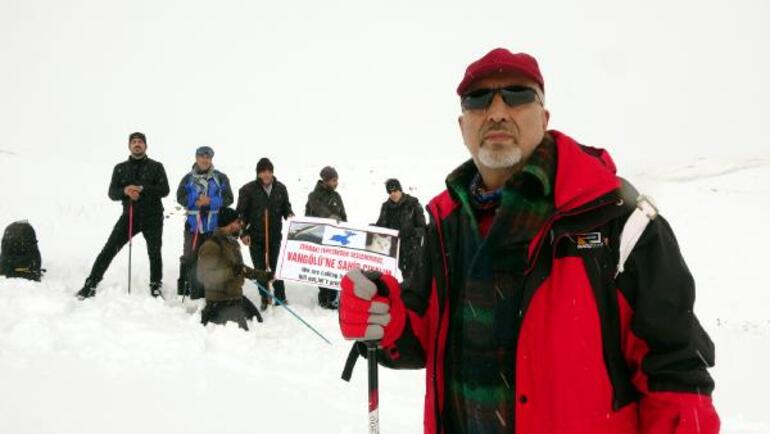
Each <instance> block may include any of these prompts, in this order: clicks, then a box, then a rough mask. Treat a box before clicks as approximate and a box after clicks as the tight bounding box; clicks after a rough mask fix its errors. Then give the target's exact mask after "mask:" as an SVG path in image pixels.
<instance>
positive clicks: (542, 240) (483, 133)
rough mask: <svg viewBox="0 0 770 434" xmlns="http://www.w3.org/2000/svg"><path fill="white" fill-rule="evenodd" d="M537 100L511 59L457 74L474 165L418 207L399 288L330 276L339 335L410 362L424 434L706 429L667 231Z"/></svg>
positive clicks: (699, 335)
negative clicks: (422, 382) (420, 371)
mask: <svg viewBox="0 0 770 434" xmlns="http://www.w3.org/2000/svg"><path fill="white" fill-rule="evenodd" d="M544 90H545V84H544V81H543V77H542V75H541V73H540V69H539V66H538V64H537V61H536V60H535V59H534V58H533V57H531V56H529V55H527V54H524V53H517V54H513V53H511V52H509V51H508V50H505V49H500V48H498V49H495V50H492V51H491V52H489V53H488V54H486V55H485V56H484V57H482V58H481V59H479V60H477V61H476V62H474V63H472V64H471V65H469V66H468V68H467V70H466V72H465V76H464V77H463V79H462V81H461V83H460V85H459V86H458V88H457V94H458V95H459V96H460V105H461V108H462V114H461V115H460V117H459V124H460V130H461V131H462V136H463V140H464V142H465V144H466V146H467V147H468V150H469V151H470V154H471V157H472V158H471V160H469V161H467V162H465V163H464V164H462V165H461V166H460V167H458V168H457V169H456V170H455V171H454V172H452V173H451V174H450V175H449V176H448V177H447V181H446V184H447V189H446V191H444V192H443V193H441V194H440V195H438V196H437V197H436V198H434V199H433V200H432V201H431V202H430V204H429V205H428V211H429V214H430V216H431V223H430V225H429V228H428V231H427V234H426V237H425V242H424V246H423V252H422V253H423V257H424V260H423V261H422V263H421V266H420V268H419V269H418V270H416V271H415V277H414V278H413V279H412V280H411V281H409V282H408V286H406V287H404V288H401V286H400V285H399V283H398V282H397V281H396V280H395V279H393V278H392V277H391V276H387V275H379V274H376V273H368V272H367V273H363V272H361V271H359V270H354V271H351V272H350V273H349V274H348V275H347V276H345V278H344V279H343V280H342V284H341V286H342V293H341V296H340V311H339V318H340V326H341V329H342V333H343V335H344V336H345V337H346V338H348V339H352V340H357V341H368V340H377V341H379V344H380V351H379V352H378V355H379V360H380V363H381V364H383V365H385V366H388V367H392V368H404V369H409V368H411V369H417V368H426V370H427V376H426V394H425V399H426V402H425V432H426V433H444V434H458V433H459V434H464V433H487V434H489V433H493V434H494V433H500V434H502V433H517V434H535V433H537V434H557V433H558V434H562V433H563V434H580V433H585V434H626V433H628V434H637V433H644V434H674V433H677V434H689V433H692V434H696V433H698V434H713V433H717V432H718V431H719V418H718V416H717V414H716V411H715V410H714V407H713V405H712V402H711V397H710V395H711V392H712V390H713V388H714V382H713V380H712V379H711V377H710V376H709V374H708V372H707V368H708V367H710V366H713V364H714V346H713V343H712V342H711V340H710V339H709V337H708V335H707V334H706V333H705V331H704V330H703V329H702V327H701V326H700V324H699V323H698V320H697V318H696V317H695V315H694V313H693V303H694V298H695V288H694V282H693V278H692V276H691V275H690V272H689V270H688V269H687V266H686V265H685V262H684V260H683V259H682V257H681V254H680V252H679V247H678V245H677V242H676V239H675V237H674V234H673V232H672V230H671V228H670V227H669V225H668V223H667V222H666V221H665V220H664V219H663V218H662V217H660V216H657V214H656V212H655V210H654V208H653V207H651V206H650V204H649V202H647V201H645V200H639V201H638V199H639V198H640V196H639V195H638V193H636V192H635V191H634V189H633V187H632V186H631V185H630V184H628V183H627V182H626V181H624V180H622V179H620V178H619V177H617V176H616V175H615V166H614V163H613V162H612V160H611V158H610V157H609V155H608V154H607V153H606V152H605V151H603V150H600V149H596V148H591V147H588V146H583V145H580V144H578V143H577V142H575V141H574V140H573V139H572V138H570V137H569V136H567V135H565V134H562V133H560V132H558V131H554V130H548V129H547V126H548V120H549V113H548V110H546V109H545V105H544V101H545V92H544ZM639 215H641V216H642V217H641V220H642V221H644V223H645V224H646V226H644V225H642V226H639V224H638V223H637V221H638V220H639ZM630 216H631V217H630ZM634 228H637V229H639V228H640V229H639V231H640V232H641V235H640V237H639V238H638V240H637V241H632V242H630V243H629V242H628V241H627V238H629V237H627V235H628V233H631V232H632V229H634ZM642 230H643V232H642ZM621 235H623V237H622V238H623V241H621ZM626 250H628V251H630V254H627V253H625V251H626ZM357 345H358V346H359V347H361V346H362V345H361V344H357ZM363 353H364V352H363V351H362V354H363Z"/></svg>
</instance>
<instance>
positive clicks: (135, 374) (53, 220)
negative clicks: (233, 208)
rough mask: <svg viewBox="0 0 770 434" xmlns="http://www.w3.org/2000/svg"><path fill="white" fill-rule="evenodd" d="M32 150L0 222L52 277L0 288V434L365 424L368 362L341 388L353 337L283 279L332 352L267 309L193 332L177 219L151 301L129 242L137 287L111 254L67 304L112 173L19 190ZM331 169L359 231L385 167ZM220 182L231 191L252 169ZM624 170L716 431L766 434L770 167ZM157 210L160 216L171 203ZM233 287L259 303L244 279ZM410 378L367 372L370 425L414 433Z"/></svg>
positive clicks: (108, 207)
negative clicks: (662, 226)
mask: <svg viewBox="0 0 770 434" xmlns="http://www.w3.org/2000/svg"><path fill="white" fill-rule="evenodd" d="M31 157H32V155H21V154H20V153H15V154H4V155H0V159H2V160H3V167H5V168H6V169H5V170H4V171H2V172H0V185H5V186H11V188H10V189H6V195H5V196H4V197H5V199H4V200H3V201H2V203H0V216H1V217H2V218H1V220H2V222H4V223H5V222H9V221H10V220H12V219H15V218H20V217H24V216H26V217H29V218H30V220H31V222H32V223H33V224H34V225H35V226H36V228H37V230H38V233H39V238H40V246H41V250H42V253H43V257H44V265H45V267H46V268H47V269H48V270H49V271H48V274H47V275H46V276H45V279H44V281H43V282H42V283H32V282H26V281H21V280H11V279H4V278H0V384H2V385H3V387H2V390H3V392H2V393H0V432H2V433H69V432H72V433H75V432H77V433H105V432H109V433H177V432H180V433H181V432H184V433H189V434H192V433H201V434H205V433H211V432H232V433H236V432H246V431H257V432H267V433H277V432H291V433H304V432H313V433H354V432H364V431H365V430H366V417H365V412H366V383H365V378H366V375H365V369H363V367H364V365H363V364H361V365H360V366H359V367H358V370H357V372H356V374H355V375H354V379H353V381H352V383H350V384H347V383H344V382H343V381H341V380H340V379H339V375H340V371H341V368H342V365H343V362H344V359H345V356H346V355H347V351H348V349H349V345H348V344H347V343H346V342H345V341H343V340H342V339H341V337H340V334H339V332H338V331H337V324H336V315H335V314H334V313H331V312H328V311H324V310H321V309H320V308H318V307H316V306H315V305H314V304H315V303H314V298H315V294H316V290H315V289H314V288H309V287H302V286H293V285H289V287H288V297H289V299H290V301H291V302H292V308H293V309H295V310H296V311H297V312H298V313H299V314H300V315H302V316H303V317H304V318H306V319H307V320H308V321H310V322H311V323H312V324H313V325H315V326H316V327H318V328H319V330H320V331H321V332H322V333H323V334H324V335H325V336H327V337H328V338H329V339H331V340H332V342H333V345H332V346H329V345H327V344H325V343H324V342H323V341H321V340H320V339H319V338H318V337H316V336H315V335H313V334H312V333H311V332H309V331H308V330H307V329H305V328H304V327H303V326H302V325H301V324H300V323H299V322H298V321H297V320H296V319H294V318H293V317H292V316H290V315H289V314H288V312H284V311H281V310H279V309H276V308H271V310H269V311H268V312H267V315H266V318H265V322H264V323H263V324H261V325H260V324H254V325H252V328H251V330H250V331H249V332H243V331H241V330H239V329H238V328H237V327H234V326H226V327H223V326H214V325H210V326H208V327H203V326H201V325H200V324H199V320H200V308H201V306H200V304H199V303H197V302H192V303H191V302H190V301H187V302H186V303H184V304H183V303H181V300H179V299H178V298H177V297H176V296H175V295H174V294H173V292H174V291H173V288H172V287H173V284H172V283H173V282H174V280H175V279H176V277H177V276H176V270H177V260H176V259H177V257H178V254H179V250H180V248H181V233H180V228H181V225H182V222H181V220H180V218H179V217H171V218H169V219H168V220H166V233H165V239H164V241H165V244H164V260H165V263H164V272H165V275H166V282H167V288H166V291H167V293H166V297H167V298H166V300H165V301H163V300H159V299H153V298H151V297H150V296H149V295H148V291H147V288H146V283H147V279H148V272H149V271H148V264H147V260H146V256H145V255H146V253H145V252H146V250H145V249H144V242H143V240H142V239H141V237H137V239H136V240H137V242H136V244H135V245H134V255H135V257H134V259H135V260H134V264H135V265H134V267H135V269H134V279H133V288H134V292H133V293H132V294H131V295H127V294H126V275H127V249H124V250H123V251H122V252H121V253H120V255H119V256H118V257H117V258H116V259H115V261H114V262H113V266H112V267H111V269H110V270H109V271H108V273H107V275H106V277H105V280H104V281H103V283H102V285H101V286H100V287H99V292H98V294H97V296H96V297H95V298H94V299H90V300H87V301H84V302H80V301H77V300H76V299H75V297H74V296H73V294H74V292H75V291H76V290H77V289H78V288H79V287H80V285H81V284H82V280H83V278H84V277H85V276H86V274H87V273H88V270H89V267H90V265H91V262H92V261H93V259H94V258H95V255H96V253H97V252H98V250H99V248H100V247H101V245H102V243H103V242H104V241H105V240H106V237H107V234H108V232H109V230H110V227H111V225H112V224H113V222H114V220H115V218H116V217H117V215H118V213H119V210H120V207H119V205H118V204H116V203H110V202H109V201H108V200H107V198H106V197H105V191H106V185H104V184H105V183H106V179H107V177H106V176H104V175H105V172H106V171H107V170H108V169H109V168H106V169H105V168H99V169H98V170H97V168H93V170H82V171H77V172H75V173H68V175H67V177H66V182H64V183H62V184H61V185H52V184H51V183H37V184H28V185H25V186H24V187H23V188H18V187H16V184H15V180H17V179H20V178H22V177H24V176H27V174H30V173H41V171H53V172H50V173H55V168H56V167H55V166H61V165H62V164H64V165H65V166H66V165H67V164H68V162H61V161H59V162H56V163H53V162H49V163H46V162H43V163H42V164H41V163H40V162H33V160H32V159H31ZM116 157H121V158H122V155H118V156H116ZM73 164H74V163H73ZM222 167H223V168H225V167H226V166H224V165H223V166H222ZM284 170H285V171H288V170H289V169H284ZM296 170H297V171H298V172H300V171H302V170H305V172H302V173H303V174H304V173H308V174H309V175H308V177H307V179H301V180H297V181H294V180H291V179H289V180H288V181H287V183H288V187H289V191H290V193H291V194H292V197H293V201H294V206H295V209H296V210H298V212H301V211H299V210H301V207H302V205H303V202H304V200H303V199H304V198H305V197H306V193H307V191H308V189H309V187H310V186H312V182H311V181H312V179H313V178H314V176H313V175H314V172H312V171H310V169H303V168H301V167H298V168H297V169H296ZM343 173H344V175H342V177H341V181H342V182H343V184H342V186H341V193H342V195H343V197H344V198H345V199H346V200H347V203H348V204H349V208H350V215H351V216H354V219H356V220H359V221H364V222H365V221H367V219H368V220H369V221H370V220H372V219H374V218H376V212H377V210H378V203H379V202H380V201H381V200H382V199H383V193H382V190H383V189H382V185H381V180H382V179H384V178H385V176H386V174H385V172H383V171H381V170H380V169H375V168H371V169H363V168H359V169H346V170H345V172H343ZM279 174H280V173H279ZM231 175H233V178H234V179H235V180H236V181H234V182H235V183H236V184H237V183H238V182H240V180H239V178H243V177H247V176H248V172H246V173H241V174H237V173H233V172H232V171H231ZM399 175H401V174H399ZM403 175H406V174H403ZM440 176H441V175H440V174H439V173H438V172H435V173H434V171H427V172H424V173H422V174H419V175H416V174H415V175H413V176H409V177H407V176H403V178H404V179H405V181H406V182H405V188H407V189H409V188H411V189H412V192H413V193H414V194H416V195H417V196H418V197H420V198H421V199H422V201H423V202H426V201H427V200H428V199H429V196H430V194H429V192H428V191H426V190H425V189H424V188H423V187H422V186H423V185H426V184H429V183H430V182H429V181H428V180H429V178H435V177H440ZM179 177H181V174H180V173H173V174H172V175H171V178H172V179H177V178H179ZM630 177H631V178H632V179H634V180H636V181H637V182H636V184H637V185H638V186H639V187H640V189H641V190H643V191H645V192H648V193H651V194H652V195H654V196H655V197H656V198H657V201H658V204H659V206H660V208H661V209H662V212H663V213H664V214H665V216H666V217H667V218H668V219H669V220H670V221H671V223H672V225H673V227H674V229H675V231H676V232H677V234H678V237H679V241H680V243H681V246H682V250H683V251H684V254H685V256H686V258H687V260H688V263H689V265H690V267H691V269H692V272H693V273H694V275H695V277H696V281H697V283H698V299H697V304H696V312H697V313H698V315H699V317H700V319H701V321H702V323H703V325H704V327H705V328H706V329H707V330H708V332H709V333H710V334H711V336H712V338H713V339H714V341H715V342H716V347H717V367H716V368H715V369H714V370H713V374H714V376H715V377H716V381H717V389H716V392H715V395H714V396H715V400H716V405H717V408H718V410H719V412H720V414H721V416H722V419H723V423H724V429H723V432H725V433H733V434H737V433H767V432H770V416H768V414H767V412H766V403H765V402H764V398H763V395H764V394H763V393H762V390H763V388H765V387H767V386H768V384H770V381H768V380H770V375H769V374H768V370H767V366H768V364H770V345H768V344H770V316H768V314H767V304H768V300H769V299H770V297H768V294H767V285H763V284H760V283H759V282H762V280H763V279H762V278H761V276H760V272H761V270H762V269H763V265H764V264H763V263H762V260H761V259H762V258H764V257H766V255H764V254H763V250H762V247H763V245H764V244H765V243H767V242H768V236H767V234H766V233H764V232H762V231H761V230H758V228H760V227H762V223H764V221H765V220H766V219H767V217H768V210H769V207H768V205H769V203H770V200H769V199H768V197H770V191H769V190H770V188H768V187H767V186H768V185H770V182H768V181H770V166H768V165H763V164H760V163H758V162H732V163H729V162H709V161H697V162H695V163H693V164H692V165H691V166H689V167H684V168H678V169H677V168H672V169H671V170H666V171H665V174H662V171H661V170H660V169H658V170H657V171H655V172H641V173H637V174H631V176H630ZM51 180H52V178H51ZM346 180H347V182H346ZM370 180H371V182H370ZM412 180H413V181H414V182H410V181H412ZM431 182H432V181H431ZM70 184H74V185H80V186H82V191H80V192H79V193H78V194H77V197H73V196H72V195H71V194H69V190H68V189H67V188H66V185H70ZM60 187H62V188H61V190H60ZM166 203H167V205H168V208H171V207H172V206H171V201H170V200H167V201H166ZM22 210H23V211H22ZM736 222H738V224H736ZM245 291H246V293H247V295H248V296H249V297H250V298H252V299H254V300H257V292H256V289H255V288H254V287H253V286H251V285H250V284H249V285H247V287H246V289H245ZM423 381H424V372H423V371H389V370H386V369H381V379H380V390H381V417H382V426H383V430H384V431H387V432H392V433H416V432H420V430H421V423H422V396H423V393H424V388H423Z"/></svg>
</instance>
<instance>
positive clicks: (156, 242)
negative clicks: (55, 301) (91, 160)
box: [77, 133, 169, 299]
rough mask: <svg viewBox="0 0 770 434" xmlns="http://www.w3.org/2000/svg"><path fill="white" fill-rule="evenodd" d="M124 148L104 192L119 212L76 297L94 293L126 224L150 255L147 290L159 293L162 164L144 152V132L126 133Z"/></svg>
mask: <svg viewBox="0 0 770 434" xmlns="http://www.w3.org/2000/svg"><path fill="white" fill-rule="evenodd" d="M128 149H129V150H130V151H131V155H130V157H129V158H128V161H124V162H122V163H118V164H117V165H116V166H115V168H114V169H113V170H112V181H111V182H110V189H109V193H108V194H109V197H110V199H112V200H114V201H121V202H122V203H123V213H122V214H121V216H120V218H119V219H118V222H117V223H115V227H114V228H113V229H112V233H111V234H110V237H109V238H108V239H107V243H106V244H105V245H104V248H102V251H101V252H100V253H99V256H97V257H96V261H95V262H94V265H93V267H92V268H91V274H89V276H88V278H87V279H86V281H85V284H84V285H83V288H82V289H81V290H80V291H78V293H77V295H78V297H79V298H80V299H84V298H88V297H92V296H94V295H95V294H96V285H98V284H99V282H100V281H101V280H102V277H103V276H104V272H105V271H107V268H108V267H109V266H110V262H112V259H113V258H115V256H116V255H117V254H118V252H119V251H120V249H122V248H123V246H124V245H125V244H126V243H127V242H128V238H129V226H131V228H132V234H131V236H133V235H136V234H138V233H139V232H141V233H142V235H144V239H145V241H146V242H147V254H148V255H149V257H150V293H151V294H152V296H153V297H157V296H159V295H161V287H162V283H161V281H162V279H163V261H162V258H161V252H160V248H161V244H162V238H163V204H162V203H161V199H162V198H164V197H166V196H168V193H169V187H168V178H167V177H166V171H165V169H163V164H161V163H159V162H157V161H155V160H152V159H150V158H149V157H148V156H147V154H146V151H147V139H146V137H145V135H144V134H142V133H133V134H131V135H130V136H129V137H128ZM131 217H133V220H132V219H131Z"/></svg>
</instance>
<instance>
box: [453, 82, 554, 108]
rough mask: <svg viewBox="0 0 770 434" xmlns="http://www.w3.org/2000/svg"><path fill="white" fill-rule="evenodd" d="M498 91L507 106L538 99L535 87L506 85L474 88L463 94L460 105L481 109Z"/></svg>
mask: <svg viewBox="0 0 770 434" xmlns="http://www.w3.org/2000/svg"><path fill="white" fill-rule="evenodd" d="M497 93H500V96H502V97H503V101H504V102H505V104H506V105H507V106H508V107H516V106H519V105H524V104H529V103H531V102H534V101H540V97H539V96H538V94H537V91H535V89H532V88H531V87H527V86H508V87H501V88H494V89H476V90H474V91H471V92H468V93H466V94H465V95H463V97H462V99H461V102H460V105H461V106H462V108H463V110H482V109H485V108H487V107H489V105H490V104H492V100H493V99H494V98H495V95H496V94H497Z"/></svg>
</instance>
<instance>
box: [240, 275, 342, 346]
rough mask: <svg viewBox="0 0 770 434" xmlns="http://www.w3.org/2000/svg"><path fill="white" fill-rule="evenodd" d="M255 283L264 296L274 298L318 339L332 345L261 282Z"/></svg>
mask: <svg viewBox="0 0 770 434" xmlns="http://www.w3.org/2000/svg"><path fill="white" fill-rule="evenodd" d="M253 282H254V284H255V285H257V288H258V289H259V290H260V292H262V293H263V294H265V295H267V296H268V297H270V298H272V299H273V301H274V302H276V303H277V304H278V305H279V306H281V307H283V308H284V309H286V310H288V311H289V313H290V314H292V315H294V317H295V318H297V319H298V320H300V321H301V322H302V324H305V327H307V328H309V329H310V330H312V331H313V333H315V334H316V335H318V337H320V338H321V339H323V340H324V342H326V343H327V344H329V345H331V344H332V343H331V341H329V340H328V339H326V338H325V337H324V335H322V334H321V333H320V332H319V331H318V330H316V329H315V328H313V326H311V325H310V324H308V323H307V321H305V320H304V319H302V317H301V316H299V315H297V314H296V313H295V312H294V311H293V310H291V309H289V306H286V304H285V303H282V302H281V300H278V299H277V298H275V297H274V296H273V294H271V293H270V291H268V290H267V289H265V287H264V286H262V285H261V284H260V283H259V282H257V281H256V280H254V281H253Z"/></svg>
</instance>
